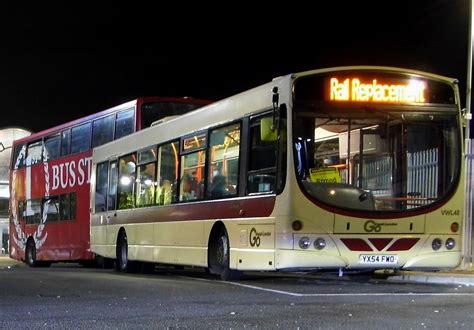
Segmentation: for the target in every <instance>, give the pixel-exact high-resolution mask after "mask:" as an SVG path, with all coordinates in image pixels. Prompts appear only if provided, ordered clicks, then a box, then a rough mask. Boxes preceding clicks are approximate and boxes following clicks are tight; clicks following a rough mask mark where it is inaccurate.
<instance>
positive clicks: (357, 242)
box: [341, 238, 373, 251]
mask: <svg viewBox="0 0 474 330" xmlns="http://www.w3.org/2000/svg"><path fill="white" fill-rule="evenodd" d="M341 241H342V243H344V244H345V245H346V246H347V248H348V249H349V250H351V251H373V250H372V248H371V247H370V246H369V244H367V242H366V241H364V240H363V239H360V238H341Z"/></svg>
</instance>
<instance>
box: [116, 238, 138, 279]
mask: <svg viewBox="0 0 474 330" xmlns="http://www.w3.org/2000/svg"><path fill="white" fill-rule="evenodd" d="M116 253H117V263H116V268H117V271H120V272H122V273H136V272H138V270H139V267H138V262H135V261H130V260H128V240H127V234H126V233H125V231H121V232H120V234H119V237H118V239H117V250H116Z"/></svg>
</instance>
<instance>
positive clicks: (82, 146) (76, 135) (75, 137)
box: [71, 123, 91, 154]
mask: <svg viewBox="0 0 474 330" xmlns="http://www.w3.org/2000/svg"><path fill="white" fill-rule="evenodd" d="M90 146H91V123H85V124H82V125H79V126H76V127H73V128H72V131H71V153H72V154H75V153H78V152H83V151H86V150H89V148H90Z"/></svg>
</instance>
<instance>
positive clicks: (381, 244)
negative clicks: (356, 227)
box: [369, 238, 392, 251]
mask: <svg viewBox="0 0 474 330" xmlns="http://www.w3.org/2000/svg"><path fill="white" fill-rule="evenodd" d="M369 241H370V243H372V244H373V245H374V246H375V247H376V248H377V250H379V251H382V250H383V249H385V248H386V247H387V245H388V244H389V243H390V242H391V241H392V239H391V238H369Z"/></svg>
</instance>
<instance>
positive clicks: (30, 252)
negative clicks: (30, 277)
mask: <svg viewBox="0 0 474 330" xmlns="http://www.w3.org/2000/svg"><path fill="white" fill-rule="evenodd" d="M25 263H26V264H27V265H28V266H30V267H37V266H38V262H37V261H36V245H35V241H34V240H33V239H29V240H28V242H26V250H25Z"/></svg>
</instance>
